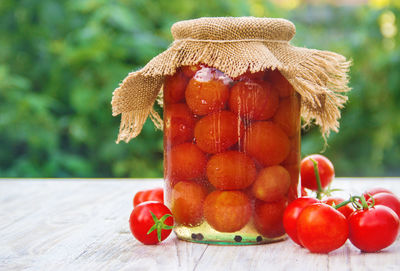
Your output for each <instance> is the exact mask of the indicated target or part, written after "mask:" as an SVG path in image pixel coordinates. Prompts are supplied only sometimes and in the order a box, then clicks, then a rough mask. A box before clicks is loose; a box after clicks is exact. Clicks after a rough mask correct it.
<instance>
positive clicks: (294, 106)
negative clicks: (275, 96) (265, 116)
mask: <svg viewBox="0 0 400 271" xmlns="http://www.w3.org/2000/svg"><path fill="white" fill-rule="evenodd" d="M273 121H274V123H276V124H278V125H279V127H281V128H282V130H283V131H285V133H286V134H287V135H288V136H289V137H291V136H295V135H296V134H298V133H299V131H300V98H299V96H297V95H292V96H289V97H287V98H284V99H282V100H281V101H280V103H279V107H278V110H277V111H276V113H275V115H274V117H273Z"/></svg>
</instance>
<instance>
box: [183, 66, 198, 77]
mask: <svg viewBox="0 0 400 271" xmlns="http://www.w3.org/2000/svg"><path fill="white" fill-rule="evenodd" d="M203 66H204V65H201V64H197V65H190V66H182V67H181V68H182V72H183V73H184V74H185V76H186V77H188V78H192V77H193V76H194V75H195V74H196V72H197V71H198V70H200V69H201V68H202V67H203Z"/></svg>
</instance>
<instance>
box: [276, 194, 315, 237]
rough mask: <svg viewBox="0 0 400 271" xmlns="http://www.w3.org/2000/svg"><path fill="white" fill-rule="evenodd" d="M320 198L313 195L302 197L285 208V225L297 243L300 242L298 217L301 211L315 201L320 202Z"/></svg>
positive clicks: (287, 231)
mask: <svg viewBox="0 0 400 271" xmlns="http://www.w3.org/2000/svg"><path fill="white" fill-rule="evenodd" d="M318 202H319V200H317V199H316V198H311V197H301V198H298V199H296V200H294V201H292V202H291V203H290V204H289V205H288V206H287V207H286V209H285V212H284V213H283V227H284V228H285V231H286V233H287V234H288V235H289V237H290V238H291V239H292V240H293V241H294V242H295V243H297V244H299V245H301V244H300V241H299V238H298V237H297V219H298V218H299V215H300V213H301V211H302V210H303V209H304V208H305V207H307V206H308V205H311V204H313V203H318Z"/></svg>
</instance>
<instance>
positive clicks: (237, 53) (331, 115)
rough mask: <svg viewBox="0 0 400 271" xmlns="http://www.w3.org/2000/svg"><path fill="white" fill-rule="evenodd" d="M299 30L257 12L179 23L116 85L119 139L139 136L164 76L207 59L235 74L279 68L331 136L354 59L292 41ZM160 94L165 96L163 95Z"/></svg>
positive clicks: (306, 116) (307, 115)
mask: <svg viewBox="0 0 400 271" xmlns="http://www.w3.org/2000/svg"><path fill="white" fill-rule="evenodd" d="M295 32H296V28H295V26H294V25H293V24H292V23H291V22H290V21H288V20H284V19H272V18H254V17H240V18H233V17H225V18H200V19H194V20H187V21H181V22H177V23H175V24H174V25H173V26H172V28H171V33H172V35H173V37H174V42H173V43H172V44H171V46H170V47H169V48H168V49H167V50H166V51H164V52H163V53H161V54H159V55H158V56H156V57H154V58H153V59H152V60H151V61H150V62H149V63H148V64H147V65H146V66H145V67H143V68H142V69H140V70H138V71H135V72H131V73H129V74H128V76H127V77H126V78H125V79H124V80H123V82H122V84H120V86H119V87H118V88H117V89H116V90H115V91H114V93H113V98H112V102H111V104H112V111H113V116H117V115H119V114H121V125H120V130H119V135H118V139H117V143H118V142H119V141H120V140H123V141H125V142H128V141H129V140H130V139H132V138H134V137H136V136H137V135H138V134H139V133H140V131H141V129H142V127H143V124H144V122H145V121H146V119H147V116H149V115H150V117H151V119H152V120H153V122H154V124H155V126H156V127H157V128H160V129H162V125H163V123H162V119H161V118H160V116H159V115H158V114H157V112H156V111H154V109H153V105H154V102H155V101H156V99H157V95H159V93H160V90H161V88H162V85H163V81H164V77H165V76H166V75H172V74H174V73H175V71H176V70H177V68H179V67H180V66H184V65H193V64H197V63H205V64H207V65H209V66H213V67H215V68H217V69H219V70H221V71H222V72H224V73H226V74H227V75H229V76H231V77H236V76H238V75H240V74H242V73H244V72H246V70H248V69H249V70H250V71H251V72H257V71H262V70H265V69H267V68H271V69H278V70H279V71H280V72H281V73H282V75H283V76H285V78H286V79H287V80H288V81H289V82H290V83H291V84H292V86H293V87H294V89H295V90H296V91H297V92H298V93H299V94H300V95H301V101H302V104H301V115H302V118H303V120H304V122H305V124H306V125H307V124H309V123H311V122H312V121H315V123H316V124H317V125H319V126H320V127H321V131H322V133H323V135H324V137H325V136H328V135H329V132H330V131H331V130H333V131H338V128H339V122H338V119H339V118H340V108H342V107H343V105H344V103H345V102H346V100H347V97H346V96H344V95H343V93H344V92H347V91H349V87H348V86H347V83H348V77H347V72H348V70H349V66H350V63H349V62H348V61H346V59H345V57H343V56H342V55H339V54H336V53H333V52H328V51H319V50H314V49H307V48H300V47H294V46H292V45H290V44H289V41H290V40H291V39H292V38H293V36H294V34H295ZM159 100H160V99H159Z"/></svg>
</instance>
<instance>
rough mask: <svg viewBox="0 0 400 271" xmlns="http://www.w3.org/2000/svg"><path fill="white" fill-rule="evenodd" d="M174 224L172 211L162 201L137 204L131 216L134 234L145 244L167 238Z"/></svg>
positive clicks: (155, 242)
mask: <svg viewBox="0 0 400 271" xmlns="http://www.w3.org/2000/svg"><path fill="white" fill-rule="evenodd" d="M173 225H174V219H173V218H172V213H171V211H170V210H169V209H168V208H167V206H165V205H164V204H162V203H160V202H155V201H147V202H143V203H141V204H139V205H138V206H136V207H135V208H134V209H133V211H132V213H131V216H130V218H129V226H130V229H131V232H132V234H133V236H135V238H136V239H137V240H139V241H140V242H142V243H143V244H145V245H155V244H157V243H159V242H161V241H163V240H165V239H166V238H167V237H168V236H169V234H170V233H171V230H172V228H173Z"/></svg>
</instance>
